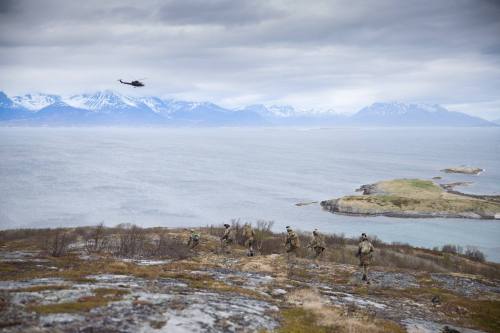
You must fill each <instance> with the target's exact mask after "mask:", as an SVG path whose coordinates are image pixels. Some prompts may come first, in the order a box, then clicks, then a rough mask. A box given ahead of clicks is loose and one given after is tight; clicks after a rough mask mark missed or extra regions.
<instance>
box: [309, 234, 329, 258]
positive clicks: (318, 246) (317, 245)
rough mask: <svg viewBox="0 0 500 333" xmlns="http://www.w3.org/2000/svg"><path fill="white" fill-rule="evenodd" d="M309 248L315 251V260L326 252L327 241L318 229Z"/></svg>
mask: <svg viewBox="0 0 500 333" xmlns="http://www.w3.org/2000/svg"><path fill="white" fill-rule="evenodd" d="M307 247H308V248H311V249H313V250H314V259H317V258H318V257H319V256H320V255H321V254H322V253H323V251H325V241H324V240H323V237H321V235H320V233H319V231H318V230H317V229H316V230H314V231H313V236H312V239H311V242H310V243H309V245H308V246H307Z"/></svg>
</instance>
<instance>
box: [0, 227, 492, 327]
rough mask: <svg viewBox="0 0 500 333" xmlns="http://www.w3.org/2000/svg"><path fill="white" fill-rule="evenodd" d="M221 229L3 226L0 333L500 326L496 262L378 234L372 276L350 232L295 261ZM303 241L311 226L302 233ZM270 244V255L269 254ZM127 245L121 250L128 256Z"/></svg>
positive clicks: (277, 246) (272, 238)
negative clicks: (191, 244) (393, 241)
mask: <svg viewBox="0 0 500 333" xmlns="http://www.w3.org/2000/svg"><path fill="white" fill-rule="evenodd" d="M235 228H236V229H237V230H236V231H237V232H236V235H237V237H236V242H237V244H236V245H235V246H234V247H233V251H232V254H230V255H227V254H224V255H223V254H220V247H219V241H218V237H217V235H218V234H219V233H220V232H221V229H220V228H217V227H211V228H200V229H199V232H201V235H202V241H201V243H200V245H199V246H198V247H197V248H195V249H194V250H189V249H188V248H187V247H186V246H185V245H184V242H185V240H186V237H187V232H186V231H184V230H167V229H160V228H154V229H140V228H136V227H123V228H113V229H103V228H78V229H65V230H61V229H59V230H39V231H33V230H24V231H23V230H18V231H3V232H1V233H0V237H1V238H0V239H1V242H2V243H1V252H0V257H1V259H0V260H1V261H2V264H1V266H0V267H1V268H0V325H1V329H2V332H405V331H407V332H498V331H499V329H500V320H499V318H500V298H499V296H500V281H499V280H498V276H500V275H499V273H500V267H499V266H498V265H496V264H491V263H481V262H478V261H472V260H470V259H468V258H466V257H464V256H461V255H455V254H452V253H449V252H448V253H443V252H440V251H431V250H423V249H415V248H411V247H409V246H405V245H388V244H383V243H380V242H378V241H376V239H374V244H375V247H376V251H375V257H374V260H375V261H374V267H372V270H371V271H370V273H369V278H370V279H371V284H365V283H362V281H361V279H360V277H361V276H360V273H359V269H358V267H357V266H356V258H355V257H354V252H355V243H356V240H349V239H344V238H343V237H339V236H334V235H330V236H327V237H326V238H325V240H326V243H327V247H328V248H327V251H326V253H325V254H324V255H323V257H322V258H321V259H320V261H319V262H318V264H315V263H314V262H313V261H312V260H311V259H310V258H309V256H310V254H309V253H307V251H305V250H302V251H301V252H299V258H298V259H297V264H296V266H294V268H290V266H288V264H287V259H286V256H285V255H284V254H283V253H279V252H280V251H281V249H282V241H283V239H282V237H283V235H278V234H273V233H271V232H270V231H269V229H266V228H258V229H257V246H258V248H259V250H260V253H259V255H257V256H255V257H246V255H245V250H244V248H243V247H242V246H241V245H239V243H241V240H240V239H239V237H240V236H241V235H240V233H239V232H240V230H239V226H238V225H236V226H235ZM300 237H301V239H302V243H303V245H305V244H307V239H306V237H307V235H302V234H301V235H300ZM273 252H275V253H273ZM126 253H128V255H125V254H126Z"/></svg>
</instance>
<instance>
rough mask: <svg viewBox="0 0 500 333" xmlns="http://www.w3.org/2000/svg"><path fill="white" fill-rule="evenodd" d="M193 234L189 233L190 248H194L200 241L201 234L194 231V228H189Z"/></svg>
mask: <svg viewBox="0 0 500 333" xmlns="http://www.w3.org/2000/svg"><path fill="white" fill-rule="evenodd" d="M189 231H190V232H191V234H190V235H189V240H188V243H187V245H188V246H189V248H190V249H194V248H195V247H196V246H198V244H199V243H200V234H199V233H197V232H196V231H194V229H190V230H189Z"/></svg>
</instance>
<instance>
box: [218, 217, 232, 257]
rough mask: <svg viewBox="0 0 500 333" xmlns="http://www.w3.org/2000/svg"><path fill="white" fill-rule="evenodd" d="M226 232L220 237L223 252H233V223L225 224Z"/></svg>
mask: <svg viewBox="0 0 500 333" xmlns="http://www.w3.org/2000/svg"><path fill="white" fill-rule="evenodd" d="M224 228H226V229H225V230H224V234H223V235H222V237H221V238H220V241H221V245H222V252H225V253H231V244H232V243H233V230H232V229H231V225H229V224H227V223H226V224H224Z"/></svg>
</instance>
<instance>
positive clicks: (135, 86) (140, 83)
mask: <svg viewBox="0 0 500 333" xmlns="http://www.w3.org/2000/svg"><path fill="white" fill-rule="evenodd" d="M141 80H144V79H141ZM118 81H119V82H120V83H122V84H128V85H131V86H133V87H134V88H138V87H144V83H142V82H141V81H139V80H134V81H132V82H127V81H122V79H119V80H118Z"/></svg>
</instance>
